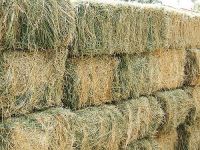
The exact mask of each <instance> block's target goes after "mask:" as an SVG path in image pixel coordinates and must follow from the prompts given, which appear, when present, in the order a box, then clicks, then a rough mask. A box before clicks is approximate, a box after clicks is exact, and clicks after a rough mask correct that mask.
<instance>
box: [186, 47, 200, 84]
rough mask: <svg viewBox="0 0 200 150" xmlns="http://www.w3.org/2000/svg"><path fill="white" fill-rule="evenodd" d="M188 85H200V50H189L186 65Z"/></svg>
mask: <svg viewBox="0 0 200 150" xmlns="http://www.w3.org/2000/svg"><path fill="white" fill-rule="evenodd" d="M185 73H186V81H185V83H186V84H187V85H200V50H199V49H190V50H188V51H187V63H186V66H185Z"/></svg>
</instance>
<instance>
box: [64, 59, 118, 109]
mask: <svg viewBox="0 0 200 150" xmlns="http://www.w3.org/2000/svg"><path fill="white" fill-rule="evenodd" d="M118 64H119V60H118V59H117V58H115V57H112V56H101V57H98V56H96V57H81V58H72V59H68V60H67V63H66V74H65V88H64V98H63V103H64V104H65V105H66V106H69V107H70V108H72V109H78V108H82V107H85V106H93V105H101V104H104V103H106V102H111V101H112V100H114V97H113V89H114V88H115V87H114V85H113V83H114V77H116V70H117V66H118Z"/></svg>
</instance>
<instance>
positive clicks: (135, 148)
mask: <svg viewBox="0 0 200 150" xmlns="http://www.w3.org/2000/svg"><path fill="white" fill-rule="evenodd" d="M126 149H127V150H159V146H158V143H157V142H156V141H155V140H154V139H151V138H145V139H140V140H137V141H136V142H133V143H131V144H129V145H128V147H127V148H126Z"/></svg>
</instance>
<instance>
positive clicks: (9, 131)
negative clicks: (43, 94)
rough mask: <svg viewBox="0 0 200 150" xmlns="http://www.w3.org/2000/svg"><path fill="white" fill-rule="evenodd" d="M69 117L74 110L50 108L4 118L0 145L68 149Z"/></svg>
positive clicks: (30, 149) (19, 148)
mask: <svg viewBox="0 0 200 150" xmlns="http://www.w3.org/2000/svg"><path fill="white" fill-rule="evenodd" d="M72 119H74V114H73V113H71V112H70V111H68V110H63V109H51V110H48V111H45V112H40V113H35V114H32V115H29V116H26V117H21V118H13V119H10V120H7V122H6V123H4V124H1V126H0V133H1V136H0V149H2V150H22V149H23V150H38V149H41V150H48V149H52V150H58V149H59V150H66V149H67V150H70V149H71V150H72V146H73V145H72V143H73V137H71V135H72V134H71V130H70V127H71V126H72V125H71V124H70V123H72V121H73V120H72ZM71 120H72V121H71Z"/></svg>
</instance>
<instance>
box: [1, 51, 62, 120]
mask: <svg viewBox="0 0 200 150" xmlns="http://www.w3.org/2000/svg"><path fill="white" fill-rule="evenodd" d="M65 60H66V51H65V50H64V51H62V50H60V52H50V51H48V52H39V51H38V52H22V51H6V52H4V53H3V54H1V58H0V117H3V118H4V117H10V116H11V115H19V114H25V113H30V112H32V111H33V110H35V109H36V110H39V109H44V108H47V107H51V106H60V105H62V104H61V97H62V93H63V91H62V86H63V75H64V70H65Z"/></svg>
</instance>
